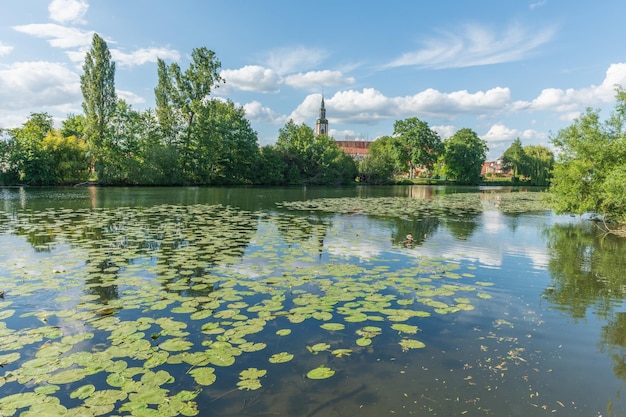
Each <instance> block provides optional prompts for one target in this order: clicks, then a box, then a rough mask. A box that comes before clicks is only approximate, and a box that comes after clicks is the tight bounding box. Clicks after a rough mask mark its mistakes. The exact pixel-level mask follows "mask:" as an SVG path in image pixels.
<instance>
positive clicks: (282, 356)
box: [269, 352, 293, 363]
mask: <svg viewBox="0 0 626 417" xmlns="http://www.w3.org/2000/svg"><path fill="white" fill-rule="evenodd" d="M292 359H293V354H291V353H287V352H280V353H275V354H273V355H272V356H270V358H269V362H270V363H284V362H289V361H290V360H292Z"/></svg>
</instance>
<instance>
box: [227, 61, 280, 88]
mask: <svg viewBox="0 0 626 417" xmlns="http://www.w3.org/2000/svg"><path fill="white" fill-rule="evenodd" d="M220 75H221V77H222V78H223V79H224V80H225V81H226V86H227V87H233V88H237V89H239V90H243V91H257V92H262V93H271V92H277V91H278V86H279V85H280V84H281V83H282V80H281V78H280V75H278V74H277V73H276V71H274V70H272V69H269V68H264V67H261V66H258V65H246V66H245V67H243V68H239V69H236V70H229V69H225V70H222V71H221V72H220Z"/></svg>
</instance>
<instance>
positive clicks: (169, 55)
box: [81, 48, 180, 67]
mask: <svg viewBox="0 0 626 417" xmlns="http://www.w3.org/2000/svg"><path fill="white" fill-rule="evenodd" d="M84 56H85V55H84V53H83V54H82V57H83V58H81V59H84ZM111 58H112V59H113V61H115V63H116V64H118V65H119V66H122V67H133V66H136V65H143V64H146V63H148V62H157V59H158V58H161V59H164V60H166V59H171V60H173V61H177V60H179V59H180V54H179V53H178V51H176V50H174V49H167V48H141V49H137V50H136V51H133V52H131V53H129V54H127V53H125V52H122V51H120V50H119V49H111Z"/></svg>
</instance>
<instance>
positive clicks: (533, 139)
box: [481, 123, 549, 159]
mask: <svg viewBox="0 0 626 417" xmlns="http://www.w3.org/2000/svg"><path fill="white" fill-rule="evenodd" d="M481 138H482V139H484V140H485V141H487V147H488V148H489V158H491V159H494V158H496V157H497V156H498V155H502V154H503V153H504V151H505V150H506V149H507V148H508V147H509V146H510V145H511V143H513V141H514V140H515V139H517V138H519V139H520V140H521V141H522V144H523V145H538V144H541V145H543V146H548V147H549V145H548V144H546V141H547V139H548V135H547V134H546V133H544V132H539V131H536V130H533V129H524V130H519V129H515V128H510V127H508V126H506V125H504V124H503V123H496V124H494V125H493V126H491V127H490V128H489V130H488V131H487V133H485V134H484V135H482V136H481Z"/></svg>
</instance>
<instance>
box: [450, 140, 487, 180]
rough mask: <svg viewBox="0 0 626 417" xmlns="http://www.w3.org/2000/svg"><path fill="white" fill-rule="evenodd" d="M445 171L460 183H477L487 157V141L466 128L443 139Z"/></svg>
mask: <svg viewBox="0 0 626 417" xmlns="http://www.w3.org/2000/svg"><path fill="white" fill-rule="evenodd" d="M444 148H445V153H444V159H445V172H446V174H447V175H448V177H451V178H452V179H454V180H456V181H458V182H460V183H462V184H478V183H479V182H480V172H481V169H482V166H483V163H484V162H485V159H486V158H487V151H488V150H489V149H488V148H487V142H486V141H484V140H483V139H481V138H479V137H478V135H477V134H476V133H475V132H474V131H473V130H472V129H468V128H464V129H461V130H459V131H458V132H456V133H455V134H454V135H452V137H450V138H449V139H447V140H446V141H444Z"/></svg>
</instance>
